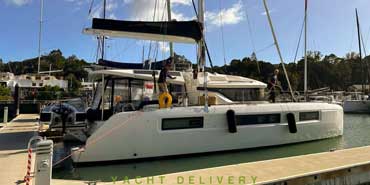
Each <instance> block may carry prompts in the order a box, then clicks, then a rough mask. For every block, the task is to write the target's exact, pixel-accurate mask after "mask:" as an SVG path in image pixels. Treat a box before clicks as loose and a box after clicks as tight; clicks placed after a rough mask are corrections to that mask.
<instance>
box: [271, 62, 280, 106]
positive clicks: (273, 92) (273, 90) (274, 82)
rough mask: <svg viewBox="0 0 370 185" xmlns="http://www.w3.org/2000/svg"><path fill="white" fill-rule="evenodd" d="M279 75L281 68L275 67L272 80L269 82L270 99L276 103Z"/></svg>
mask: <svg viewBox="0 0 370 185" xmlns="http://www.w3.org/2000/svg"><path fill="white" fill-rule="evenodd" d="M278 75H279V69H275V71H274V74H273V75H272V77H271V79H270V82H269V84H268V89H269V91H270V97H269V100H270V102H272V103H275V98H276V87H277V85H278Z"/></svg>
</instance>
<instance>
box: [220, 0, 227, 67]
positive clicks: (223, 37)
mask: <svg viewBox="0 0 370 185" xmlns="http://www.w3.org/2000/svg"><path fill="white" fill-rule="evenodd" d="M219 9H220V30H221V40H222V54H223V55H224V65H226V50H225V35H224V21H223V9H222V0H219Z"/></svg>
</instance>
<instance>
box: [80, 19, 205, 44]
mask: <svg viewBox="0 0 370 185" xmlns="http://www.w3.org/2000/svg"><path fill="white" fill-rule="evenodd" d="M84 33H85V34H92V35H100V36H110V37H124V38H133V39H142V40H153V41H167V42H181V43H197V42H198V41H199V40H201V39H202V31H201V24H199V23H198V22H197V21H170V22H144V21H123V20H111V19H98V18H94V19H93V23H92V28H86V29H84Z"/></svg>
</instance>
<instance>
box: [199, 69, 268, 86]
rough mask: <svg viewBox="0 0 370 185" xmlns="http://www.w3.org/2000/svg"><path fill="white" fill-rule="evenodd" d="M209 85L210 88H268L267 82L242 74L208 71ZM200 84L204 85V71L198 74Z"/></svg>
mask: <svg viewBox="0 0 370 185" xmlns="http://www.w3.org/2000/svg"><path fill="white" fill-rule="evenodd" d="M207 79H208V82H207V87H208V88H230V89H233V88H238V89H239V88H258V89H260V88H266V87H267V84H265V83H263V82H260V81H257V80H253V79H250V78H245V77H241V76H233V75H224V74H218V73H207ZM198 84H200V86H203V84H204V78H203V73H199V75H198Z"/></svg>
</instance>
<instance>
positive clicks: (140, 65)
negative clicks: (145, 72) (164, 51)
mask: <svg viewBox="0 0 370 185" xmlns="http://www.w3.org/2000/svg"><path fill="white" fill-rule="evenodd" d="M167 60H170V58H168V59H166V60H162V61H157V62H152V63H151V64H150V63H149V61H148V60H147V61H145V62H144V64H143V63H125V62H115V61H110V60H103V59H100V60H99V63H98V65H100V66H104V67H111V68H117V69H152V70H160V69H162V67H163V64H164V63H165V62H166V61H167Z"/></svg>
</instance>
